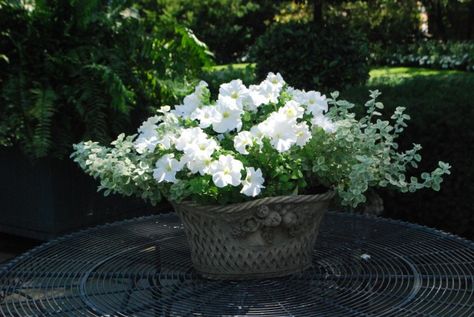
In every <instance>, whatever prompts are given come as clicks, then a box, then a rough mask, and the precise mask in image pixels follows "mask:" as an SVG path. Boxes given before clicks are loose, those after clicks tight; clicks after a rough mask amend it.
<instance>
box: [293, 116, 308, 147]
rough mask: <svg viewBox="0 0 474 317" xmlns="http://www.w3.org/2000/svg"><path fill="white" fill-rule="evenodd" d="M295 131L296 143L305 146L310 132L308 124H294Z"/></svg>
mask: <svg viewBox="0 0 474 317" xmlns="http://www.w3.org/2000/svg"><path fill="white" fill-rule="evenodd" d="M295 128H296V129H295V132H296V145H299V146H301V147H302V146H305V144H306V143H308V141H309V140H310V139H311V132H310V131H309V127H308V124H306V122H302V123H299V124H297V125H296V126H295Z"/></svg>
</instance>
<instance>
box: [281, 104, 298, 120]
mask: <svg viewBox="0 0 474 317" xmlns="http://www.w3.org/2000/svg"><path fill="white" fill-rule="evenodd" d="M278 113H280V114H282V115H284V116H285V117H286V118H287V119H288V120H293V119H297V118H303V114H304V108H303V107H301V106H300V104H299V103H298V102H296V101H294V100H290V101H288V102H287V103H286V104H285V106H283V107H281V108H280V109H278Z"/></svg>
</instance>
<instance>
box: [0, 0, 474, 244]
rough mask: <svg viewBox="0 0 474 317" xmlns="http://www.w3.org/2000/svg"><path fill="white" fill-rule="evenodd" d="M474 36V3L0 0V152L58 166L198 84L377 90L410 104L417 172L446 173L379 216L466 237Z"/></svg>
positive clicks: (393, 199) (469, 232)
mask: <svg viewBox="0 0 474 317" xmlns="http://www.w3.org/2000/svg"><path fill="white" fill-rule="evenodd" d="M473 40H474V0H451V1H448V0H421V1H414V0H413V1H410V0H408V1H407V0H355V1H344V0H325V1H323V0H307V1H305V0H295V1H289V0H287V1H284V0H273V1H272V0H260V1H257V0H200V1H193V0H138V1H125V0H111V1H107V2H104V1H98V0H81V1H80V0H69V1H65V0H37V1H34V0H17V1H13V0H0V145H1V149H2V150H1V151H3V152H5V151H11V150H12V149H13V150H15V151H18V152H20V153H22V154H21V156H22V157H24V158H25V159H27V160H28V161H29V162H30V163H31V164H33V166H34V164H35V162H36V161H37V160H45V159H54V160H63V161H67V157H68V155H69V153H70V152H71V149H72V148H71V144H72V143H75V142H78V141H80V140H84V139H96V140H100V141H101V142H109V141H110V140H112V139H113V138H115V137H116V135H117V134H118V133H120V132H122V131H126V132H131V131H133V130H134V129H135V128H136V126H137V125H138V123H139V122H140V121H141V120H143V119H144V118H145V117H146V116H148V115H150V114H151V113H153V111H154V109H156V107H158V106H161V105H164V104H169V105H173V104H176V103H177V102H179V100H180V98H182V97H183V96H184V95H185V94H186V93H188V92H189V91H190V89H192V86H193V85H194V84H195V83H196V82H197V81H199V80H200V79H203V80H206V81H207V82H208V83H209V84H210V87H211V90H213V91H214V92H215V91H216V89H217V87H218V86H219V84H221V83H222V82H226V81H229V80H232V79H235V78H240V79H242V80H243V81H244V83H246V84H252V83H255V82H257V81H258V80H260V79H261V78H262V77H263V76H264V74H266V73H267V72H268V71H273V72H281V73H282V75H283V76H284V78H285V79H286V80H287V82H289V83H290V84H293V85H295V86H297V87H299V88H305V89H316V90H320V91H322V92H323V93H325V94H326V95H327V94H328V93H329V92H330V91H332V90H334V89H337V90H339V91H340V92H341V97H342V98H344V99H348V100H350V101H353V102H355V103H357V104H358V105H359V106H360V105H361V104H363V102H364V101H365V100H366V99H367V97H368V90H369V89H379V90H381V91H382V93H383V95H382V97H381V99H382V101H383V102H384V103H385V105H386V107H387V111H389V110H390V109H394V108H395V107H396V106H405V107H407V112H408V113H409V114H410V115H411V117H412V122H411V125H410V126H409V129H408V130H407V131H406V134H405V137H404V139H403V140H402V145H403V146H405V147H408V146H410V145H411V144H412V143H421V144H422V145H423V146H424V148H423V150H422V155H423V157H424V160H423V162H422V164H421V166H420V167H421V168H422V169H432V168H433V167H434V166H435V164H436V162H437V161H438V160H440V159H441V160H444V161H446V162H449V163H450V164H451V165H452V166H453V170H452V175H451V176H450V177H447V178H446V181H445V183H444V184H443V186H442V190H441V192H437V193H434V192H429V191H421V192H419V193H416V194H404V195H400V194H396V193H393V192H390V191H382V192H380V194H381V196H382V197H383V199H384V205H385V212H384V216H388V217H392V218H396V219H403V220H407V221H413V222H418V223H421V224H425V225H428V226H432V227H437V228H441V229H444V230H447V231H451V232H455V233H457V234H460V235H462V236H465V237H469V238H474V229H473V228H474V213H473V211H474V204H473V203H472V201H471V197H473V196H474V183H473V180H474V178H473V177H474V164H472V163H471V157H470V156H471V155H473V154H474V132H473V131H474V130H473V129H472V127H471V122H472V121H473V119H474V113H473V111H474V110H473V108H474V41H473ZM4 164H10V163H9V162H7V161H6V162H5V163H4ZM3 186H12V185H11V184H10V185H3ZM5 199H8V198H6V197H5ZM73 203H74V202H71V204H73ZM5 212H6V211H5Z"/></svg>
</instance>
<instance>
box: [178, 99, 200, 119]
mask: <svg viewBox="0 0 474 317" xmlns="http://www.w3.org/2000/svg"><path fill="white" fill-rule="evenodd" d="M200 105H201V98H200V97H199V96H198V95H196V94H194V93H192V94H190V95H187V96H186V97H184V100H183V104H182V105H177V106H175V107H174V110H172V112H173V113H174V114H176V115H177V116H178V117H182V118H189V117H190V115H191V113H193V112H194V110H196V108H198V107H199V106H200Z"/></svg>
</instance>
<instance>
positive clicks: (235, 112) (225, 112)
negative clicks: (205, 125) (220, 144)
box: [212, 97, 242, 133]
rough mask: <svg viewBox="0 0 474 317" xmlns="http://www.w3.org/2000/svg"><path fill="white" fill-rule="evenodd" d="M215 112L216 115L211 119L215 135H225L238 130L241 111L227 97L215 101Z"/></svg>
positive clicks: (240, 124) (240, 125) (240, 121)
mask: <svg viewBox="0 0 474 317" xmlns="http://www.w3.org/2000/svg"><path fill="white" fill-rule="evenodd" d="M216 110H217V112H218V115H217V116H216V117H215V118H214V119H213V120H214V122H213V123H212V128H213V129H214V131H216V132H217V133H225V132H228V131H232V130H237V131H238V130H240V128H241V127H242V119H241V117H240V116H241V114H242V109H241V108H239V107H238V106H237V105H236V104H235V103H233V100H231V99H230V98H229V97H222V98H219V99H218V100H217V105H216Z"/></svg>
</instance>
